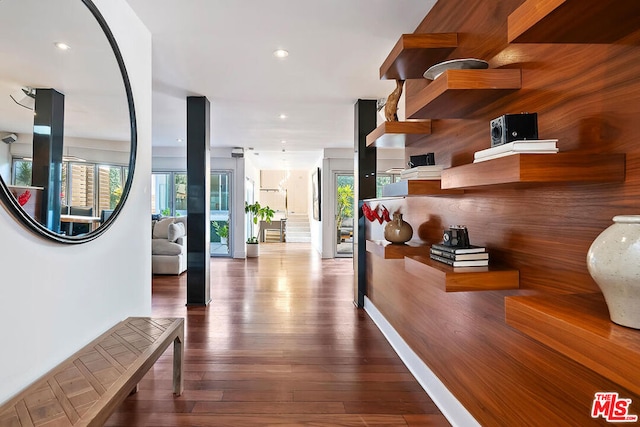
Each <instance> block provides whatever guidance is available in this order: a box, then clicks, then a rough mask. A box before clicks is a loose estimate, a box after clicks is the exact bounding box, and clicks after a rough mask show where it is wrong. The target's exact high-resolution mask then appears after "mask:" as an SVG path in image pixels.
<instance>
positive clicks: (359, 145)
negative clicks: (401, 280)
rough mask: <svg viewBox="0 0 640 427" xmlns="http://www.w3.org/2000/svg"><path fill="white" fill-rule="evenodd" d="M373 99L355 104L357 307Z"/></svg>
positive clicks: (363, 279)
mask: <svg viewBox="0 0 640 427" xmlns="http://www.w3.org/2000/svg"><path fill="white" fill-rule="evenodd" d="M376 112H377V110H376V100H371V99H359V100H358V102H356V104H355V140H354V149H355V164H354V174H355V180H354V182H355V188H354V195H355V200H356V201H357V203H355V205H357V207H358V212H357V216H356V217H357V218H358V221H357V222H356V224H355V227H356V230H354V231H355V232H354V236H355V240H354V250H353V269H354V281H355V283H354V301H353V303H354V304H355V305H356V306H357V307H362V306H364V297H365V295H366V294H367V264H366V260H367V245H366V243H367V242H366V235H365V218H364V216H363V215H362V205H363V203H364V202H363V200H364V199H372V198H374V197H376V148H375V147H367V135H368V134H370V133H371V132H372V131H373V130H374V129H375V128H376Z"/></svg>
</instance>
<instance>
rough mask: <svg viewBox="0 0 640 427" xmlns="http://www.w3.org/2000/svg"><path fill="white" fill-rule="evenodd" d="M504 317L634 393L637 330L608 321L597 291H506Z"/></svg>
mask: <svg viewBox="0 0 640 427" xmlns="http://www.w3.org/2000/svg"><path fill="white" fill-rule="evenodd" d="M506 319H507V323H508V324H509V325H511V326H513V327H515V328H517V329H518V330H520V331H522V332H524V333H526V334H527V335H529V336H531V337H533V338H535V339H536V340H538V341H540V342H542V343H544V344H546V345H548V346H549V347H551V348H553V349H555V350H557V351H559V352H561V353H562V354H565V355H567V356H568V357H570V358H572V359H574V360H576V361H578V362H579V363H581V364H583V365H585V366H588V367H590V368H591V369H593V370H594V371H596V372H598V373H599V374H601V375H603V376H604V377H606V378H609V379H611V380H612V381H614V382H616V383H618V384H620V385H622V386H623V387H625V388H627V389H629V390H631V391H633V392H634V393H636V394H640V331H638V330H634V329H630V328H626V327H624V326H619V325H616V324H614V323H612V322H611V320H610V319H609V312H608V310H607V306H606V304H605V302H604V298H603V297H602V294H600V293H596V294H573V295H554V296H531V297H509V298H507V299H506Z"/></svg>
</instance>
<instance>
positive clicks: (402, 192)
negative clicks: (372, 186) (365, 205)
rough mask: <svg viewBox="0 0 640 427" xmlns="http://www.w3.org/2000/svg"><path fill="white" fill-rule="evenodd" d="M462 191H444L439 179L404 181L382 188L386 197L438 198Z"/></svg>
mask: <svg viewBox="0 0 640 427" xmlns="http://www.w3.org/2000/svg"><path fill="white" fill-rule="evenodd" d="M462 193H463V191H462V190H458V189H443V188H442V185H441V181H440V180H439V179H404V180H401V181H398V182H394V183H391V184H387V185H385V186H384V187H382V195H383V196H384V197H405V196H438V195H445V194H449V195H452V194H462Z"/></svg>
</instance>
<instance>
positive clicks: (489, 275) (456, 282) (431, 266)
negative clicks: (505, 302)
mask: <svg viewBox="0 0 640 427" xmlns="http://www.w3.org/2000/svg"><path fill="white" fill-rule="evenodd" d="M404 269H405V270H406V271H407V272H409V273H411V274H413V275H414V276H417V277H420V278H421V279H424V280H425V281H427V282H430V283H434V284H435V285H436V286H438V287H439V288H441V289H442V290H444V291H446V292H464V291H492V290H504V289H518V287H519V286H520V272H519V271H518V270H513V269H509V268H504V267H497V266H492V265H489V266H488V267H455V268H454V267H451V266H448V265H446V264H443V263H441V262H438V261H434V260H432V259H431V258H429V255H428V254H427V255H414V256H406V257H405V258H404Z"/></svg>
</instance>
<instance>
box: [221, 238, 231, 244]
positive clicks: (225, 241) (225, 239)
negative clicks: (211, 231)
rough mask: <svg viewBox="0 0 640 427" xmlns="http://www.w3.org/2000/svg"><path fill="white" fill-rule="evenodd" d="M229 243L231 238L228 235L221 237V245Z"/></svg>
mask: <svg viewBox="0 0 640 427" xmlns="http://www.w3.org/2000/svg"><path fill="white" fill-rule="evenodd" d="M227 243H229V239H228V238H227V237H221V238H220V244H221V245H226V244H227Z"/></svg>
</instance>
